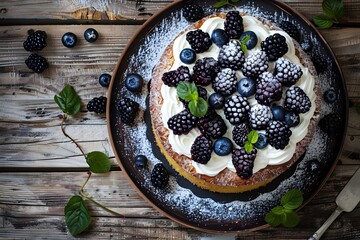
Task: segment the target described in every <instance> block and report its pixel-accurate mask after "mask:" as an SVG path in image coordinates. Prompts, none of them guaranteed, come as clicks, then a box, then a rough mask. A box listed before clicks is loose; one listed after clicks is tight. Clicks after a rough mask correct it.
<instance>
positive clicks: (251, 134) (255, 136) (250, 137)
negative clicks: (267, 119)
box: [247, 130, 259, 144]
mask: <svg viewBox="0 0 360 240" xmlns="http://www.w3.org/2000/svg"><path fill="white" fill-rule="evenodd" d="M247 139H248V141H249V142H250V143H252V144H254V143H256V142H257V141H258V139H259V134H258V132H257V131H255V130H251V131H250V132H249V134H248V137H247Z"/></svg>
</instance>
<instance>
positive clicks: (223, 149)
mask: <svg viewBox="0 0 360 240" xmlns="http://www.w3.org/2000/svg"><path fill="white" fill-rule="evenodd" d="M232 149H233V144H232V142H231V140H230V139H228V138H227V137H221V138H218V139H216V141H215V143H214V152H215V153H216V154H217V155H219V156H226V155H228V154H230V153H231V151H232Z"/></svg>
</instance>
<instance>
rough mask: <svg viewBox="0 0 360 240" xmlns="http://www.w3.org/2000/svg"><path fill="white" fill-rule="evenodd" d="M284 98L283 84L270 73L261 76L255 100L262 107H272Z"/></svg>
mask: <svg viewBox="0 0 360 240" xmlns="http://www.w3.org/2000/svg"><path fill="white" fill-rule="evenodd" d="M281 97H282V86H281V83H280V82H279V81H278V80H277V79H276V78H275V77H274V76H273V75H272V74H271V73H269V72H263V73H262V74H260V76H259V78H258V80H257V84H256V93H255V99H256V100H257V101H258V103H260V104H262V105H270V103H272V102H274V101H278V100H280V99H281Z"/></svg>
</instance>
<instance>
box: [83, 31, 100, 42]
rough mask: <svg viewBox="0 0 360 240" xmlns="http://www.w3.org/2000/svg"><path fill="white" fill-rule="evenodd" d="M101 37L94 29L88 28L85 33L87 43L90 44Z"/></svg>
mask: <svg viewBox="0 0 360 240" xmlns="http://www.w3.org/2000/svg"><path fill="white" fill-rule="evenodd" d="M98 37H99V33H98V32H97V31H96V30H95V29H93V28H88V29H86V30H85V32H84V38H85V40H86V41H88V42H91V43H92V42H95V41H96V40H97V39H98Z"/></svg>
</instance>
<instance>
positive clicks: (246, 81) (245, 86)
mask: <svg viewBox="0 0 360 240" xmlns="http://www.w3.org/2000/svg"><path fill="white" fill-rule="evenodd" d="M237 90H238V92H239V93H240V95H241V96H243V97H249V96H251V95H253V94H255V91H256V84H255V81H254V80H252V79H250V78H242V79H240V81H239V82H238V84H237Z"/></svg>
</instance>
